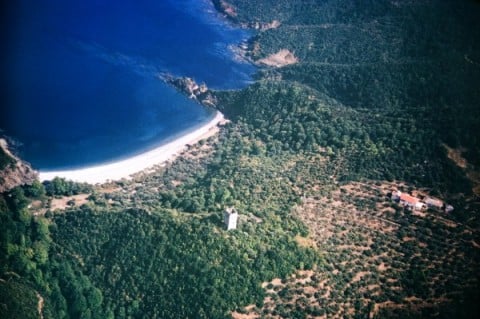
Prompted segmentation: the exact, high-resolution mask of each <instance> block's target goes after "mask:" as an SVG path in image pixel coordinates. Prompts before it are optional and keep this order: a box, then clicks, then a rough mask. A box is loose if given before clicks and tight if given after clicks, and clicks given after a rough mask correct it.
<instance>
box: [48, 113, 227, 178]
mask: <svg viewBox="0 0 480 319" xmlns="http://www.w3.org/2000/svg"><path fill="white" fill-rule="evenodd" d="M222 122H224V117H223V114H222V113H220V112H217V113H216V115H215V117H214V118H213V119H212V120H210V121H209V122H208V123H206V124H205V125H203V126H201V127H199V128H198V129H195V130H194V131H191V132H188V133H187V134H185V135H183V136H180V137H179V138H177V139H175V140H173V141H172V142H170V143H167V144H164V145H161V146H159V147H157V148H155V149H153V150H151V151H148V152H145V153H142V154H140V155H135V156H133V157H130V158H127V159H125V160H120V161H118V162H114V163H109V164H103V165H98V166H92V167H87V168H81V169H73V170H65V171H45V172H42V171H40V174H39V177H40V180H41V181H45V180H52V179H53V178H54V177H56V176H58V177H63V178H66V179H69V180H73V181H76V182H86V183H90V184H97V183H104V182H107V181H109V180H110V181H114V180H120V179H122V178H127V179H128V178H130V175H132V174H134V173H138V172H140V171H142V170H144V169H146V168H149V167H152V166H154V165H158V164H161V163H164V162H166V161H168V160H170V159H173V158H174V157H175V156H176V155H177V154H178V153H180V152H181V151H183V150H184V149H185V147H186V146H187V144H189V145H193V144H195V143H197V142H198V141H200V140H202V139H205V138H208V137H209V136H212V135H215V134H216V133H217V132H218V124H219V123H222Z"/></svg>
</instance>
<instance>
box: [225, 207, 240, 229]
mask: <svg viewBox="0 0 480 319" xmlns="http://www.w3.org/2000/svg"><path fill="white" fill-rule="evenodd" d="M237 219H238V213H237V210H236V209H235V208H234V207H227V209H225V211H224V212H223V221H224V223H225V226H227V230H230V229H235V228H237Z"/></svg>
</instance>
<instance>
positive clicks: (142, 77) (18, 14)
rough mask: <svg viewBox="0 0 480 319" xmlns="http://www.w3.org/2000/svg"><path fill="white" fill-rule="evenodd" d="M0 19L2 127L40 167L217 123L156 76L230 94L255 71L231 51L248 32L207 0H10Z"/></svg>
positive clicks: (137, 148)
mask: <svg viewBox="0 0 480 319" xmlns="http://www.w3.org/2000/svg"><path fill="white" fill-rule="evenodd" d="M1 15H2V19H1V20H2V21H1V22H0V24H1V27H2V31H1V37H2V39H1V40H2V43H4V44H6V45H4V48H3V51H2V52H1V53H0V55H1V61H2V62H1V82H0V84H1V89H0V94H1V101H2V111H1V115H0V129H2V130H3V132H2V134H3V135H6V136H9V137H11V138H13V139H14V140H16V141H18V142H19V144H18V145H19V146H18V147H17V151H18V153H19V155H20V156H22V157H23V158H24V159H25V160H27V161H29V162H30V163H32V165H33V167H34V168H36V169H39V170H57V169H68V168H80V167H86V166H91V165H94V164H99V163H106V162H111V161H115V160H118V159H121V158H125V157H128V156H131V155H134V154H138V153H141V152H143V151H146V150H148V149H151V148H154V147H156V146H158V145H161V144H162V143H165V142H166V141H168V140H170V139H172V138H174V137H175V136H177V135H178V134H180V133H181V132H183V131H186V130H189V129H191V128H192V127H195V126H198V125H200V124H202V123H204V122H207V121H208V120H209V119H211V118H212V117H213V115H214V112H213V110H210V109H207V108H204V107H203V106H200V105H199V104H197V103H196V102H194V101H192V100H190V99H188V98H187V97H185V96H184V95H182V94H181V93H179V92H177V91H176V90H175V89H174V88H172V87H170V86H169V85H167V84H165V83H164V82H163V81H161V80H160V79H159V78H158V74H159V73H169V74H172V75H175V76H189V77H192V78H194V79H195V80H196V81H197V82H199V83H201V82H205V83H206V84H207V85H208V86H209V87H210V88H214V89H235V88H241V87H244V86H245V85H247V84H248V83H249V82H250V81H251V77H252V74H253V73H254V72H255V68H254V66H252V65H250V64H248V63H245V62H241V61H238V60H237V59H235V56H234V54H233V52H232V51H231V50H230V49H229V47H230V46H231V45H236V44H239V43H240V42H241V41H245V40H246V39H248V38H249V37H250V36H251V34H250V33H249V32H248V31H246V30H241V29H238V28H235V27H233V26H231V25H229V24H228V23H227V22H226V21H224V20H223V19H222V17H221V16H219V15H218V13H217V12H216V11H215V10H214V8H213V6H212V4H211V3H210V2H209V1H208V0H142V1H136V0H81V1H80V0H72V1H64V0H42V1H38V0H16V1H11V4H4V5H3V8H2V13H1Z"/></svg>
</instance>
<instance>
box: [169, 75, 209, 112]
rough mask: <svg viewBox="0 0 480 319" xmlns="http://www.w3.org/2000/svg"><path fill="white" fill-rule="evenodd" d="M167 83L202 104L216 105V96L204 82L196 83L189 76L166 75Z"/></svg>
mask: <svg viewBox="0 0 480 319" xmlns="http://www.w3.org/2000/svg"><path fill="white" fill-rule="evenodd" d="M166 81H167V83H170V84H171V85H173V86H175V87H176V88H177V89H178V90H180V91H181V92H183V93H185V94H187V95H188V96H189V97H190V98H191V99H194V100H197V101H198V102H200V103H201V104H203V105H206V106H210V107H216V105H217V98H216V97H215V95H214V94H213V92H212V91H211V90H209V89H208V87H207V86H206V85H205V84H197V82H195V80H193V79H192V78H189V77H179V78H175V77H172V76H168V77H166Z"/></svg>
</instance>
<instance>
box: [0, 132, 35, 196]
mask: <svg viewBox="0 0 480 319" xmlns="http://www.w3.org/2000/svg"><path fill="white" fill-rule="evenodd" d="M0 158H1V166H0V193H3V192H6V191H8V190H10V189H12V188H14V187H16V186H19V185H24V184H31V183H32V182H33V181H35V180H36V179H37V178H38V173H37V172H36V171H35V170H33V169H32V167H31V166H30V164H28V163H26V162H24V161H22V160H21V159H19V158H18V157H16V156H15V155H13V154H12V153H11V152H10V150H9V149H8V144H7V141H5V140H4V139H0Z"/></svg>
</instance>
